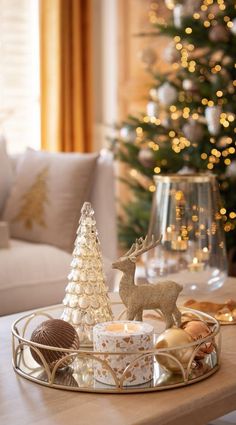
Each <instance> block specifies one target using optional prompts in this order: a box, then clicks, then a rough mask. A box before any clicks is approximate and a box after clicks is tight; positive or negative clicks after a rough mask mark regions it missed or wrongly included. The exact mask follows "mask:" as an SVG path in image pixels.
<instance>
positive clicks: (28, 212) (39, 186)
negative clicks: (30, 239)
mask: <svg viewBox="0 0 236 425" xmlns="http://www.w3.org/2000/svg"><path fill="white" fill-rule="evenodd" d="M48 171H49V169H48V167H45V168H44V169H43V170H42V171H41V172H40V173H38V174H37V176H36V179H35V182H34V183H33V184H32V186H30V188H29V190H28V192H26V193H25V194H24V195H23V196H22V200H23V204H22V207H21V210H20V211H19V213H18V214H17V216H16V217H15V218H14V221H23V223H24V225H25V227H26V228H28V229H32V227H33V224H34V223H35V224H38V225H39V226H42V227H46V224H45V219H44V214H45V212H44V206H45V204H46V203H47V202H48V197H47V182H46V180H47V177H48Z"/></svg>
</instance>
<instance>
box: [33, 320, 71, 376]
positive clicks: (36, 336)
mask: <svg viewBox="0 0 236 425" xmlns="http://www.w3.org/2000/svg"><path fill="white" fill-rule="evenodd" d="M31 341H32V342H36V343H37V344H42V345H47V346H49V347H58V348H66V349H75V350H78V348H79V337H78V335H77V332H76V330H75V329H74V328H73V326H72V325H70V324H69V323H67V322H65V321H64V320H60V319H50V320H46V321H45V322H42V323H41V324H40V325H39V326H38V327H37V328H36V329H35V330H34V331H33V333H32V335H31ZM36 349H37V350H39V351H40V353H41V354H42V355H43V357H44V359H45V361H46V363H47V364H48V366H49V368H50V369H53V367H54V366H55V364H56V363H57V362H58V360H60V359H62V358H63V357H65V356H66V355H67V354H68V353H66V352H65V351H64V352H63V351H56V350H50V349H47V348H41V347H36ZM30 352H31V355H32V357H33V359H34V360H35V361H36V362H37V363H38V364H40V365H43V362H42V359H41V357H40V356H39V355H38V353H37V352H36V351H35V350H34V349H33V347H31V348H30ZM71 361H72V359H71V358H67V359H65V361H64V362H62V363H61V364H60V365H59V369H61V368H63V367H65V366H67V365H68V364H70V363H71Z"/></svg>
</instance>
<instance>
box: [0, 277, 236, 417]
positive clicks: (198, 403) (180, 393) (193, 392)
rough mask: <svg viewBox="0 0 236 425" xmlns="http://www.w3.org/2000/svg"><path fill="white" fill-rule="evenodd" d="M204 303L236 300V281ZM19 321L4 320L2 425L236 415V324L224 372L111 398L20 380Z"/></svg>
mask: <svg viewBox="0 0 236 425" xmlns="http://www.w3.org/2000/svg"><path fill="white" fill-rule="evenodd" d="M113 297H116V295H112V298H113ZM202 298H204V299H207V298H208V299H210V300H215V301H225V300H227V299H229V298H234V299H236V279H232V278H230V279H228V281H227V283H226V285H225V286H224V288H222V289H220V290H219V291H217V292H215V293H213V294H211V295H210V296H208V297H206V296H205V295H204V297H202ZM180 302H181V299H180ZM18 316H19V314H17V315H12V316H5V317H1V318H0V362H1V363H0V424H1V425H32V424H35V425H54V424H55V425H64V424H66V425H67V424H68V425H78V424H79V425H88V424H89V425H105V424H109V425H191V424H194V425H206V424H207V423H208V422H210V421H212V420H214V419H215V418H217V417H219V416H222V415H224V414H226V413H228V412H230V411H232V410H236V325H235V326H224V327H222V336H223V346H222V364H221V368H220V370H219V371H218V372H217V373H216V374H214V375H213V376H211V377H210V378H208V379H206V380H205V381H202V382H199V383H197V384H194V385H190V386H187V387H183V388H178V389H173V390H167V391H162V392H154V393H144V394H142V393H140V394H121V395H116V394H111V395H108V394H91V393H79V392H70V391H62V390H56V389H50V388H47V387H44V386H40V385H37V384H34V383H32V382H29V381H27V380H25V379H23V378H21V377H20V376H18V375H16V374H15V372H14V371H13V369H12V365H11V324H12V322H13V321H14V320H15V319H16V318H17V317H18Z"/></svg>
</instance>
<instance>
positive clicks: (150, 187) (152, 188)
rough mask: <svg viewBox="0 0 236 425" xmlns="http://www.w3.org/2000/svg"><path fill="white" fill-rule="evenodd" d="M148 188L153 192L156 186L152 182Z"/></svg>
mask: <svg viewBox="0 0 236 425" xmlns="http://www.w3.org/2000/svg"><path fill="white" fill-rule="evenodd" d="M148 190H149V191H150V192H155V190H156V187H155V186H154V184H151V185H150V186H149V188H148Z"/></svg>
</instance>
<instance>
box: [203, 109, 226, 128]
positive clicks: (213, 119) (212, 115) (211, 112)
mask: <svg viewBox="0 0 236 425" xmlns="http://www.w3.org/2000/svg"><path fill="white" fill-rule="evenodd" d="M221 112H222V108H221V106H218V105H217V106H207V107H206V109H205V117H206V122H207V127H208V131H209V133H210V134H212V135H213V136H216V135H217V134H218V133H219V131H220V114H221Z"/></svg>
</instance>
